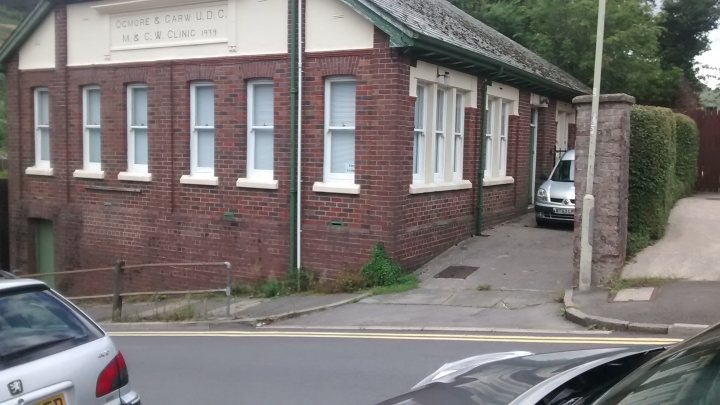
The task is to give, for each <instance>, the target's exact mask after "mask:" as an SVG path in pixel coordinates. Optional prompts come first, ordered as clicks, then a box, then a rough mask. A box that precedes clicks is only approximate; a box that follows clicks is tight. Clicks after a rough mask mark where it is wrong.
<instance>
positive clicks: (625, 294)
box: [613, 287, 655, 302]
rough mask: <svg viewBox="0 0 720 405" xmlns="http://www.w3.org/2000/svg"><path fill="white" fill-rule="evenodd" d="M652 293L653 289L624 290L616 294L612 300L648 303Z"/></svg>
mask: <svg viewBox="0 0 720 405" xmlns="http://www.w3.org/2000/svg"><path fill="white" fill-rule="evenodd" d="M654 292H655V288H654V287H640V288H625V289H622V290H620V291H618V292H617V294H616V295H615V298H613V301H615V302H630V301H650V299H652V295H653V293H654Z"/></svg>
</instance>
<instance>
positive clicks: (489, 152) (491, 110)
mask: <svg viewBox="0 0 720 405" xmlns="http://www.w3.org/2000/svg"><path fill="white" fill-rule="evenodd" d="M496 100H497V99H496V98H494V97H492V98H491V97H489V96H487V95H485V146H484V147H485V172H484V173H485V175H484V177H485V178H486V179H489V178H492V177H493V167H495V163H494V162H495V159H494V157H495V152H494V151H495V148H494V147H493V146H494V145H495V142H493V138H494V136H493V133H494V132H495V111H496V110H497V107H496V103H497V102H496Z"/></svg>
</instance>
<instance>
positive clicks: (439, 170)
mask: <svg viewBox="0 0 720 405" xmlns="http://www.w3.org/2000/svg"><path fill="white" fill-rule="evenodd" d="M446 95H447V92H446V91H445V89H442V88H438V89H437V97H436V98H435V140H434V145H433V146H434V148H435V170H434V172H433V173H434V177H435V182H436V183H442V182H443V181H444V180H445V131H446V127H447V103H446Z"/></svg>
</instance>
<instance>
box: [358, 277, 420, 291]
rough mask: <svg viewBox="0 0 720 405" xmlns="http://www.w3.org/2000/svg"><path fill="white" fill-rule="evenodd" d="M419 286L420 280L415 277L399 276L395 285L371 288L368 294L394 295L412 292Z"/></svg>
mask: <svg viewBox="0 0 720 405" xmlns="http://www.w3.org/2000/svg"><path fill="white" fill-rule="evenodd" d="M419 284H420V280H418V278H417V276H416V275H414V274H405V275H403V276H400V278H399V279H398V281H397V282H396V283H395V284H391V285H382V286H377V287H373V288H371V289H370V292H372V294H373V295H381V294H396V293H401V292H405V291H410V290H414V289H416V288H418V285H419Z"/></svg>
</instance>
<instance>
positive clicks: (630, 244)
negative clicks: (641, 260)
mask: <svg viewBox="0 0 720 405" xmlns="http://www.w3.org/2000/svg"><path fill="white" fill-rule="evenodd" d="M650 245H652V241H651V240H650V236H648V234H647V233H645V232H628V240H627V252H626V256H627V257H628V258H630V257H634V256H635V255H636V254H638V252H640V251H641V250H643V249H645V248H646V247H648V246H650Z"/></svg>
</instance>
